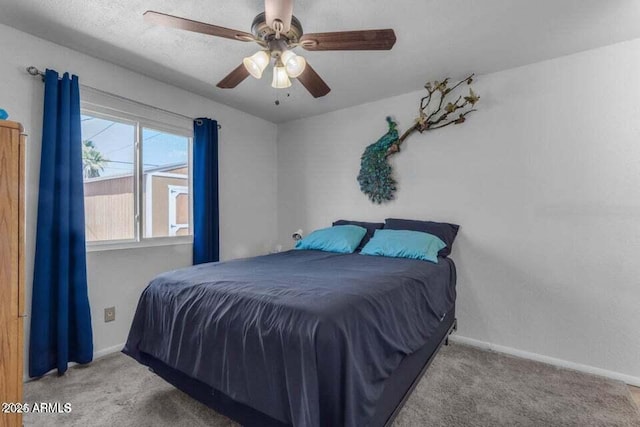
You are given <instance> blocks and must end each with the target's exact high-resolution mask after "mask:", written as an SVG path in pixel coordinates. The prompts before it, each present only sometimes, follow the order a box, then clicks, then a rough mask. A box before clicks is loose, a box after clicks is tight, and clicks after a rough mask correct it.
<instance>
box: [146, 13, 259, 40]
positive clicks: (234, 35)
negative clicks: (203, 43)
mask: <svg viewBox="0 0 640 427" xmlns="http://www.w3.org/2000/svg"><path fill="white" fill-rule="evenodd" d="M143 16H144V20H145V21H146V22H149V23H151V24H156V25H161V26H163V27H171V28H178V29H180V30H186V31H193V32H194V33H201V34H208V35H210V36H217V37H224V38H227V39H232V40H240V41H243V42H248V41H253V40H254V37H253V36H252V35H251V34H249V33H245V32H244V31H238V30H232V29H230V28H225V27H218V26H217V25H211V24H205V23H204V22H198V21H192V20H190V19H186V18H180V17H179V16H173V15H167V14H166V13H160V12H154V11H152V10H148V11H146V12H145V13H144V15H143Z"/></svg>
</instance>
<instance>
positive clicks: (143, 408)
mask: <svg viewBox="0 0 640 427" xmlns="http://www.w3.org/2000/svg"><path fill="white" fill-rule="evenodd" d="M25 401H26V402H30V403H32V402H50V401H57V402H62V403H65V402H70V403H71V405H72V411H71V413H69V414H55V415H51V414H28V415H26V416H25V417H24V423H25V425H26V426H47V427H49V426H52V427H53V426H78V427H87V426H116V427H125V426H136V427H145V426H149V427H151V426H154V427H156V426H172V427H173V426H185V427H187V426H188V427H192V426H216V427H218V426H235V424H234V423H233V422H231V421H230V420H228V419H226V418H224V417H222V416H221V415H218V414H217V413H215V412H214V411H213V410H211V409H209V408H207V407H206V406H204V405H202V404H200V403H198V402H196V401H195V400H193V399H191V398H190V397H188V396H187V395H185V394H184V393H182V392H180V391H178V390H176V389H175V388H173V387H172V386H171V385H169V384H167V383H165V382H164V381H163V380H162V379H160V378H159V377H157V376H155V375H154V374H152V373H151V372H149V371H148V370H147V369H146V368H145V367H143V366H141V365H139V364H137V363H136V362H135V361H134V360H132V359H131V358H129V357H127V356H124V355H122V354H114V355H110V356H107V357H104V358H102V359H99V360H97V361H96V362H94V363H92V364H91V365H89V366H86V367H74V368H71V369H69V371H68V373H67V374H66V375H65V376H63V377H57V376H55V375H52V376H48V377H45V378H42V379H40V380H38V381H33V382H30V383H27V384H26V385H25ZM395 426H398V427H399V426H416V427H417V426H456V427H457V426H536V427H537V426H576V427H577V426H633V427H636V426H637V427H640V411H639V410H638V407H637V406H636V405H635V403H634V402H633V401H632V399H631V395H630V392H629V390H628V389H627V387H626V386H625V385H624V384H623V383H621V382H616V381H611V380H607V379H604V378H601V377H596V376H592V375H587V374H582V373H579V372H574V371H570V370H565V369H558V368H554V367H552V366H549V365H545V364H541V363H537V362H532V361H528V360H524V359H518V358H514V357H509V356H505V355H502V354H498V353H494V352H489V351H483V350H478V349H475V348H472V347H467V346H463V345H460V344H452V345H450V346H448V347H443V348H442V350H441V351H440V354H439V355H438V356H437V358H436V360H435V361H434V363H433V364H432V365H431V367H430V368H429V370H428V371H427V374H426V375H425V377H424V378H423V379H422V381H421V382H420V384H419V385H418V387H417V388H416V390H415V391H414V392H413V394H412V396H411V398H410V399H409V400H408V402H407V404H406V405H405V407H404V409H403V410H402V412H401V413H400V415H399V416H398V418H397V419H396V422H395Z"/></svg>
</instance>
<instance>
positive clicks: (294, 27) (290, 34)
mask: <svg viewBox="0 0 640 427" xmlns="http://www.w3.org/2000/svg"><path fill="white" fill-rule="evenodd" d="M251 32H252V33H253V35H254V36H256V38H258V39H260V40H263V41H264V42H266V43H269V42H270V41H272V40H275V38H276V31H275V30H274V29H273V28H271V27H270V26H269V25H267V19H266V17H265V13H264V12H262V13H260V14H258V15H257V16H256V17H255V18H254V19H253V23H252V24H251ZM302 34H304V33H303V31H302V24H300V21H298V18H296V17H295V16H292V17H291V28H290V29H289V31H287V32H286V33H281V34H280V38H281V39H285V40H286V42H287V44H293V43H298V41H299V40H300V37H302Z"/></svg>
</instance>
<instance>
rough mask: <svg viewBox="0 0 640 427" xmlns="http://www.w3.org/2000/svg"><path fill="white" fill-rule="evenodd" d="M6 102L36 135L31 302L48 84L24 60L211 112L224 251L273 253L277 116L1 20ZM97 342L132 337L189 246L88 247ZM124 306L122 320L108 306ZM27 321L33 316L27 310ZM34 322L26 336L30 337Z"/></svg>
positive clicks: (186, 110)
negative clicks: (108, 313) (149, 293)
mask: <svg viewBox="0 0 640 427" xmlns="http://www.w3.org/2000/svg"><path fill="white" fill-rule="evenodd" d="M0 54H1V56H2V61H0V106H1V107H2V108H4V109H6V110H7V111H8V112H9V114H10V119H11V120H15V121H19V122H21V123H22V124H23V125H24V127H25V129H26V132H27V133H28V134H29V140H28V147H27V194H26V203H27V223H26V228H27V243H26V269H27V274H26V283H27V307H28V308H29V311H30V302H29V301H30V290H31V289H30V288H31V281H32V275H33V254H34V246H35V228H36V218H37V216H36V215H37V212H36V210H37V199H38V176H39V165H40V139H41V126H42V102H43V84H42V83H41V82H40V81H39V80H38V79H35V78H33V77H31V76H29V75H28V74H26V73H25V71H24V70H25V67H27V66H29V65H35V66H37V67H38V68H40V69H45V68H53V69H56V70H57V71H59V72H63V71H70V72H72V73H75V74H77V75H79V76H80V82H81V83H83V84H86V85H89V86H92V87H96V88H99V89H102V90H105V91H108V92H111V93H114V94H117V95H121V96H126V97H128V98H130V99H134V100H136V101H139V102H143V103H146V104H151V105H155V106H157V107H160V108H165V109H167V110H170V111H174V112H176V113H181V114H184V115H187V116H190V117H200V116H208V117H212V118H215V119H217V120H218V121H219V122H220V124H221V125H222V130H221V131H220V210H221V212H220V239H221V242H220V245H221V256H222V258H223V259H229V258H236V257H241V256H250V255H256V254H260V253H266V252H267V251H268V250H269V249H270V248H271V247H273V244H274V241H275V239H276V228H277V204H276V184H277V179H276V135H277V128H276V125H274V124H273V123H270V122H267V121H265V120H262V119H259V118H256V117H254V116H251V115H248V114H246V113H243V112H240V111H238V110H235V109H232V108H229V107H226V106H224V105H221V104H218V103H216V102H213V101H211V100H208V99H206V98H203V97H201V96H198V95H196V94H193V93H189V92H186V91H184V90H181V89H178V88H175V87H173V86H169V85H166V84H164V83H161V82H158V81H156V80H153V79H151V78H148V77H145V76H143V75H140V74H137V73H134V72H132V71H129V70H126V69H124V68H121V67H118V66H116V65H113V64H110V63H107V62H104V61H102V60H99V59H96V58H93V57H90V56H87V55H83V54H80V53H78V52H75V51H72V50H70V49H67V48H64V47H61V46H58V45H55V44H52V43H49V42H47V41H45V40H42V39H39V38H35V37H33V36H30V35H28V34H25V33H22V32H19V31H17V30H15V29H12V28H9V27H7V26H3V25H0ZM87 262H88V273H89V298H90V303H91V309H92V317H93V332H94V348H95V351H96V352H98V353H101V352H104V351H105V350H108V349H110V348H112V347H113V346H118V345H120V344H121V343H123V342H124V341H125V339H126V336H127V332H128V328H129V326H130V323H131V319H132V316H133V311H134V310H135V307H136V304H137V301H138V298H139V296H140V292H141V290H142V289H144V287H145V286H146V284H147V283H148V281H149V279H151V278H152V277H153V276H155V275H156V274H158V273H159V272H162V271H166V270H170V269H174V268H179V267H183V266H187V265H190V264H191V247H190V246H189V245H174V246H164V247H155V248H144V249H142V248H141V249H128V250H120V251H105V252H91V253H89V254H88V256H87ZM112 305H115V306H116V314H117V315H116V321H115V322H113V323H104V321H103V320H104V319H103V309H104V308H105V307H108V306H112ZM27 320H28V319H27ZM28 326H29V322H28V321H27V322H26V337H27V339H26V340H25V343H28V336H29V327H28Z"/></svg>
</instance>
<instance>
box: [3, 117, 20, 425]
mask: <svg viewBox="0 0 640 427" xmlns="http://www.w3.org/2000/svg"><path fill="white" fill-rule="evenodd" d="M20 136H21V127H20V126H19V125H18V124H16V123H12V122H5V123H2V122H0V236H2V237H1V238H0V295H2V298H0V403H3V404H4V403H21V402H22V366H23V359H22V353H23V350H22V314H23V312H22V311H20V310H21V309H22V308H23V307H21V305H22V304H21V302H20V300H21V297H22V291H21V289H20V282H21V280H23V279H24V278H23V277H22V276H23V274H22V272H21V271H20V265H21V260H20V255H21V248H22V243H21V239H22V237H23V236H22V234H23V233H21V232H20V228H21V227H22V223H23V222H22V221H21V215H23V213H24V212H23V210H24V209H23V208H21V206H20V201H21V199H22V197H23V195H22V193H23V191H22V188H21V173H23V168H22V167H21V164H20V160H21V156H20ZM3 406H5V405H3ZM2 409H3V411H2V412H0V426H2V427H4V426H12V427H13V426H21V425H22V417H21V416H20V414H18V413H15V411H16V407H15V406H13V407H8V408H7V407H6V406H5V407H3V408H2ZM7 409H8V410H9V412H14V413H9V414H7V413H5V410H7Z"/></svg>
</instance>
